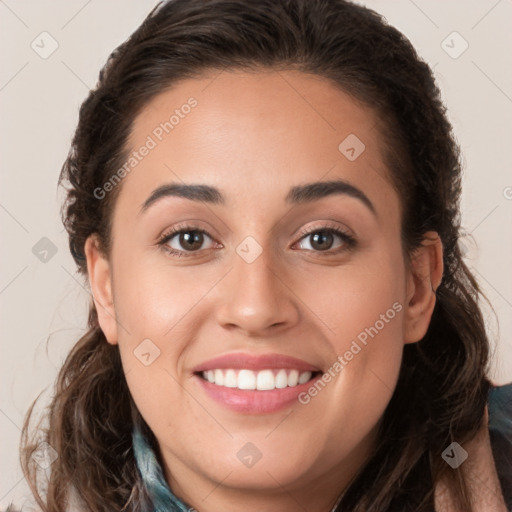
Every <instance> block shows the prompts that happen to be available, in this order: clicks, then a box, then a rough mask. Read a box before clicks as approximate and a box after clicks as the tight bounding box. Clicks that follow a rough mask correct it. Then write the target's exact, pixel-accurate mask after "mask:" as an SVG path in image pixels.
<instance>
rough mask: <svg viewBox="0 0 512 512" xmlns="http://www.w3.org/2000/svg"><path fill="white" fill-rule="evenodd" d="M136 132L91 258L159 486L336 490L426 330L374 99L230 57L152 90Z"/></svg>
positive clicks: (197, 495)
mask: <svg viewBox="0 0 512 512" xmlns="http://www.w3.org/2000/svg"><path fill="white" fill-rule="evenodd" d="M172 116H173V117H172ZM166 123H167V124H166ZM141 148H146V149H141ZM129 149H130V156H131V158H133V160H130V161H129V163H128V165H127V167H125V172H124V173H122V172H121V173H119V176H120V177H123V181H122V185H121V186H122V189H121V191H120V195H119V197H118V200H117V203H116V206H115V210H114V212H113V221H112V236H113V245H112V252H111V254H110V257H109V259H108V260H103V259H102V258H101V257H100V258H98V257H97V253H96V252H94V251H95V250H94V249H93V248H92V247H93V246H92V244H89V245H88V246H87V247H88V264H89V271H90V278H91V284H92V289H93V292H94V295H95V299H96V301H97V302H96V304H97V309H98V314H99V319H100V324H101V326H102V329H103V330H104V332H105V334H106V336H107V339H108V341H109V342H110V343H118V344H119V350H120V353H121V357H122V362H123V367H124V370H125V373H126V379H127V382H128V386H129V389H130V391H131V394H132V395H133V399H134V401H135V403H136V405H137V407H138V409H139V411H140V412H141V414H142V416H143V417H144V419H145V420H146V422H147V423H148V425H149V426H150V427H151V429H152V431H153V432H154V433H155V435H156V437H157V439H158V442H159V446H160V449H161V455H162V459H163V461H164V467H165V472H166V476H167V478H168V481H169V482H170V483H171V488H172V489H173V490H174V492H176V493H177V494H178V495H179V496H181V497H182V498H183V499H186V500H188V501H189V503H192V504H195V505H196V506H197V507H199V508H200V509H201V507H202V508H203V509H204V510H210V509H211V510H215V507H216V504H220V503H224V504H225V503H227V502H229V503H231V501H227V500H226V497H227V496H231V497H232V498H233V500H235V499H236V498H235V496H244V497H246V496H250V495H251V493H255V499H256V495H257V496H259V497H260V498H261V499H266V500H273V501H272V503H276V502H277V500H278V499H279V498H278V497H279V496H282V499H283V502H282V503H283V509H282V510H285V508H284V503H285V502H286V503H289V504H290V503H291V505H293V503H294V502H293V500H295V501H297V502H299V503H301V504H304V505H305V504H306V503H308V501H307V500H308V499H310V498H309V497H311V496H315V495H317V499H316V501H312V503H320V502H323V501H325V503H326V504H327V503H330V502H331V501H332V499H333V497H335V495H337V493H336V492H335V491H336V490H337V492H339V491H340V489H342V488H343V484H344V483H346V482H347V481H348V479H350V477H351V476H352V475H353V474H354V472H355V471H356V470H357V468H359V467H360V466H361V464H362V463H363V462H364V460H365V458H366V457H367V456H368V455H369V454H370V452H371V451H372V449H373V446H374V442H375V439H376V438H375V436H376V430H377V427H378V424H379V420H380V418H381V417H382V414H383V412H384V410H385V408H386V406H387V404H388V402H389V400H390V398H391V395H392V393H393V390H394V388H395V384H396V381H397V377H398V372H399V368H400V363H401V356H402V349H403V346H404V343H407V342H412V341H417V339H419V336H420V335H421V334H422V333H418V330H417V329H418V325H417V324H418V320H417V318H416V319H415V320H411V317H412V313H410V309H409V308H410V306H411V304H412V303H414V300H413V299H411V297H413V295H414V293H415V290H416V291H417V287H415V284H414V283H415V281H414V278H413V276H412V275H410V273H409V270H407V267H406V265H405V262H404V257H403V254H402V246H401V238H400V204H399V198H398V195H397V193H396V192H395V190H394V189H393V187H392V185H391V183H390V179H389V172H388V170H387V168H386V167H385V165H384V159H383V141H382V136H381V133H380V132H379V128H378V126H377V123H376V117H375V116H374V114H373V113H372V111H371V110H369V109H367V108H365V107H363V106H362V105H361V104H360V103H357V102H356V101H355V100H354V99H353V98H352V97H350V96H348V95H347V94H345V93H343V92H341V91H340V90H338V89H337V88H335V87H334V86H333V85H332V84H331V83H329V82H328V81H327V80H325V79H323V78H319V77H316V76H311V75H306V74H303V73H300V72H292V71H287V72H263V71H262V72H258V73H249V72H227V71H224V72H222V73H217V74H212V75H209V76H208V77H205V78H201V79H188V80H184V81H182V82H180V83H178V84H177V85H175V86H174V87H173V88H172V89H170V90H168V91H166V92H164V93H162V94H161V95H159V96H158V97H156V98H155V99H154V100H153V101H151V103H149V104H148V105H147V106H146V107H145V108H144V110H143V111H142V112H141V114H140V115H139V116H138V117H137V119H136V121H135V124H134V129H133V132H132V135H131V138H130V140H129ZM133 152H137V154H134V153H133ZM114 179H115V178H114ZM326 182H329V184H328V185H326V186H324V187H322V186H321V185H317V186H313V185H314V184H315V183H316V184H318V183H320V184H321V183H326ZM335 183H337V185H335ZM170 185H174V186H175V187H182V188H183V189H182V193H181V194H178V192H177V191H178V188H175V189H174V193H172V189H171V188H170ZM192 185H194V186H200V187H201V188H196V189H190V190H189V189H186V188H185V187H189V186H192ZM111 186H112V187H114V186H115V181H113V180H112V182H111ZM117 186H120V185H117ZM160 187H168V188H167V189H161V188H160ZM310 187H311V188H310ZM105 190H106V191H107V192H106V193H110V191H109V187H108V185H107V187H105ZM157 190H159V193H157V194H155V191H157ZM100 195H101V194H100V193H98V196H100ZM98 200H99V201H100V200H101V199H98ZM174 228H175V229H176V230H182V232H181V234H180V233H178V234H174V235H171V237H167V239H165V238H164V240H163V243H161V244H160V245H159V240H160V239H162V237H165V236H166V235H168V234H169V231H170V230H172V229H174ZM332 230H338V231H339V233H336V232H335V231H332ZM203 231H204V233H203ZM307 233H309V234H307ZM169 250H171V251H175V254H171V253H170V252H168V251H169ZM95 255H96V256H95ZM110 299H112V300H113V304H110ZM114 318H115V320H114ZM419 323H420V326H419V329H420V330H421V329H422V328H423V327H425V324H421V321H420V322H419ZM427 323H428V322H427ZM422 326H423V327H422ZM425 328H426V327H425ZM414 329H416V330H414ZM208 370H209V371H208ZM228 370H229V371H228ZM203 372H204V373H203ZM329 376H330V378H329ZM210 381H211V382H210ZM297 381H298V382H297ZM304 381H306V382H304ZM253 387H256V388H257V389H252V388H253ZM239 388H241V389H239ZM262 491H264V492H262ZM290 496H291V497H290ZM205 497H207V498H205ZM203 498H205V499H204V501H198V500H202V499H203ZM292 498H293V500H292ZM286 500H288V501H286ZM290 500H292V501H290ZM322 500H323V501H322ZM232 502H233V503H234V502H235V501H232ZM295 506H297V504H296V503H295ZM208 507H210V508H208ZM226 510H227V509H226Z"/></svg>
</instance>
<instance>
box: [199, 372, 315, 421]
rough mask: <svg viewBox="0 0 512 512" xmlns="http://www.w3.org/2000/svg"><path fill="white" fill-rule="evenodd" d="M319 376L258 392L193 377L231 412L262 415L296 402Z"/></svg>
mask: <svg viewBox="0 0 512 512" xmlns="http://www.w3.org/2000/svg"><path fill="white" fill-rule="evenodd" d="M321 376H322V375H321V374H318V375H316V376H315V377H313V378H312V379H311V380H308V381H307V382H305V383H304V384H299V385H298V386H293V387H286V388H282V389H271V390H267V391H259V390H253V389H250V390H244V389H238V388H228V387H226V386H217V385H216V384H212V383H211V382H209V381H207V380H205V379H203V378H201V377H199V376H198V375H194V377H195V378H196V379H197V380H199V384H200V385H201V386H202V388H203V389H204V390H205V392H206V394H207V395H208V396H209V397H210V398H213V400H215V401H217V402H219V403H220V404H222V405H224V406H226V407H228V408H229V409H231V410H233V411H236V412H243V413H249V414H251V413H252V414H264V413H271V412H277V411H281V410H283V409H286V408H287V407H289V406H291V405H292V404H293V403H294V402H297V400H298V398H297V397H298V395H299V394H300V393H302V392H304V391H306V390H307V389H308V388H309V387H310V386H311V385H312V384H314V383H315V382H316V381H317V380H318V379H319V378H320V377H321Z"/></svg>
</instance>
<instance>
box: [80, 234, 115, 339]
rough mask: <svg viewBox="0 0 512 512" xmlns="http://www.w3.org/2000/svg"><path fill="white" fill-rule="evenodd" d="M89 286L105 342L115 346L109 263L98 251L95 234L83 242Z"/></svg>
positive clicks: (113, 309)
mask: <svg viewBox="0 0 512 512" xmlns="http://www.w3.org/2000/svg"><path fill="white" fill-rule="evenodd" d="M84 249H85V256H86V258H87V272H88V274H89V284H90V286H91V291H92V295H93V299H94V305H95V306H96V311H97V313H98V322H99V324H100V327H101V330H102V331H103V334H105V337H106V338H107V341H108V342H109V343H110V344H112V345H116V344H117V321H116V312H115V308H114V300H113V295H112V279H111V277H112V276H111V271H110V263H109V261H108V259H107V258H106V257H105V256H104V254H103V253H102V251H101V250H100V247H99V243H98V239H97V235H96V233H94V234H92V235H90V236H89V237H88V238H87V240H86V242H85V246H84Z"/></svg>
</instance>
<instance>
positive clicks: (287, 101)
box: [119, 71, 396, 207]
mask: <svg viewBox="0 0 512 512" xmlns="http://www.w3.org/2000/svg"><path fill="white" fill-rule="evenodd" d="M144 147H147V148H149V149H147V150H143V151H139V150H142V149H143V148H144ZM128 148H129V151H130V152H131V153H130V154H132V153H133V152H138V153H144V156H141V155H140V154H139V155H138V157H137V161H136V162H135V161H134V162H133V163H134V164H135V165H134V166H133V168H132V169H131V170H130V172H129V175H128V176H126V178H124V181H125V183H123V190H122V192H121V194H120V198H119V202H121V203H123V204H122V205H121V206H122V207H123V205H124V206H126V207H130V206H131V207H135V206H137V207H140V205H141V204H142V203H143V202H144V200H145V199H146V198H147V196H148V195H149V194H150V193H151V192H152V191H153V190H154V189H155V188H156V187H158V186H159V185H162V184H164V183H169V182H180V181H181V182H184V183H207V184H209V185H212V186H215V187H217V188H219V189H221V190H223V191H225V195H226V196H227V197H228V199H230V198H233V199H234V197H235V196H236V198H237V200H238V204H247V205H249V204H251V205H253V204H254V203H252V201H254V198H255V197H260V198H261V197H263V196H264V197H266V198H272V197H274V196H273V194H274V193H275V198H276V199H278V198H279V200H283V197H284V193H285V191H288V189H289V188H290V187H291V186H292V185H295V184H298V183H305V182H312V181H318V180H331V179H336V178H342V179H345V180H346V181H349V182H350V183H352V184H354V185H356V186H357V187H359V188H363V189H365V191H366V192H367V194H368V195H380V196H381V198H382V197H383V198H384V199H387V200H388V201H389V200H395V201H396V198H394V197H391V196H392V195H393V192H392V190H391V184H390V182H389V178H388V171H387V169H386V167H385V164H384V161H383V141H382V136H381V134H380V132H379V130H378V128H377V118H376V116H375V114H374V113H373V111H372V110H371V109H370V108H368V107H367V106H365V105H363V104H362V103H360V102H359V101H357V100H356V99H354V98H353V97H351V96H350V95H348V94H347V93H345V92H343V91H342V90H340V89H339V88H338V87H336V86H335V85H334V84H333V83H332V82H330V81H328V80H327V79H324V78H321V77H318V76H315V75H310V74H305V73H302V72H298V71H260V72H247V71H229V72H228V71H222V72H219V71H217V72H212V73H210V74H208V75H205V76H203V77H200V78H195V79H187V80H182V81H180V82H178V83H176V84H174V85H173V86H172V87H171V88H169V89H167V90H165V91H164V92H162V93H161V94H159V95H158V96H156V97H155V98H153V99H152V100H151V101H150V102H149V103H148V104H147V105H146V106H145V107H144V109H143V110H142V111H141V112H140V114H139V115H138V117H137V118H136V119H135V121H134V124H133V130H132V133H131V136H130V138H129V141H128ZM386 195H388V196H389V197H387V198H386V197H385V196H386ZM124 203H126V204H124Z"/></svg>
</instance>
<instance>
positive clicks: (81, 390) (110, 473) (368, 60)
mask: <svg viewBox="0 0 512 512" xmlns="http://www.w3.org/2000/svg"><path fill="white" fill-rule="evenodd" d="M225 69H245V70H256V71H257V70H258V69H274V70H284V69H293V70H298V71H302V72H305V73H313V74H315V75H317V76H320V77H323V78H325V79H328V80H329V81H330V82H331V83H332V84H333V85H334V86H336V87H339V88H340V89H341V90H343V91H345V92H346V93H348V94H349V95H351V96H352V97H354V98H356V99H357V100H359V101H361V102H363V103H364V104H365V105H368V106H369V107H370V108H371V109H372V111H373V112H374V114H375V116H376V119H378V123H379V128H380V132H381V135H382V137H383V139H384V142H385V146H386V151H385V163H386V165H387V167H388V169H389V171H390V177H391V178H390V179H391V181H392V185H393V186H394V187H395V189H396V191H397V192H398V195H399V198H400V204H401V212H402V225H401V235H402V244H403V252H404V255H405V256H406V257H411V255H412V253H413V251H414V249H415V248H417V247H418V246H419V244H420V243H421V241H422V240H423V238H424V235H425V233H426V232H427V231H435V232H437V233H439V236H440V238H441V241H442V244H443V248H444V256H443V260H444V261H443V263H444V275H443V279H442V282H441V284H440V286H439V287H438V289H437V290H436V296H437V301H436V305H435V308H434V312H433V315H432V319H431V323H430V326H429V329H428V331H427V333H426V335H425V336H424V338H423V339H422V340H420V341H419V342H417V343H412V344H406V345H405V346H404V353H403V360H402V366H401V369H400V375H399V378H398V382H397V385H396V388H395V391H394V393H393V396H392V398H391V400H390V403H389V404H388V406H387V408H386V411H385V413H384V417H383V420H382V425H381V428H380V431H379V442H378V446H377V449H376V451H375V452H374V453H373V455H372V457H371V458H370V460H368V462H367V463H366V464H365V465H364V466H363V468H362V469H361V470H360V471H359V472H358V474H357V475H355V477H354V478H353V480H352V481H351V483H350V485H349V486H348V488H347V489H346V492H345V493H344V495H343V498H342V500H341V502H340V503H339V505H338V508H337V510H339V511H341V510H343V511H351V512H385V511H388V510H391V511H396V510H400V511H405V510H407V511H408V510H414V511H417V512H420V511H427V510H432V503H433V496H434V488H435V483H436V482H439V481H440V480H441V479H447V481H449V482H450V487H451V490H452V492H453V495H454V499H455V500H456V503H457V504H458V506H459V507H460V509H461V510H466V511H468V512H469V511H471V510H472V507H471V499H470V497H469V482H468V481H467V479H466V478H465V475H464V473H463V471H461V469H460V468H458V469H455V470H454V469H451V468H448V465H447V464H446V463H445V462H444V461H443V460H442V458H441V453H442V452H443V450H444V449H445V448H446V446H447V445H449V444H450V443H451V442H453V441H455V440H457V442H459V443H463V442H465V441H467V440H470V439H472V438H473V437H474V436H475V434H476V432H477V431H478V429H479V428H480V426H481V424H482V417H483V413H484V409H485V405H486V400H487V392H488V390H489V386H490V382H489V380H488V378H487V372H488V363H489V343H488V339H487V335H486V331H485V325H484V321H483V316H482V314H481V311H480V305H479V302H480V300H481V297H482V293H481V291H480V289H479V287H478V284H477V282H476V281H475V279H474V277H473V276H472V274H471V273H470V271H469V269H468V268H467V266H466V265H465V263H464V261H463V258H462V255H461V248H460V237H461V226H460V213H459V201H460V192H461V163H460V160H461V159H460V152H459V148H458V146H457V144H456V142H455V139H454V136H453V133H452V128H451V126H450V123H449V121H448V119H447V116H446V109H445V107H444V105H443V103H442V100H441V94H440V91H439V89H438V87H437V85H436V83H435V80H434V77H433V74H432V71H431V69H430V68H429V67H428V65H427V64H426V63H425V62H424V61H422V60H421V59H420V58H419V57H418V55H417V53H416V52H415V50H414V48H413V47H412V45H411V44H410V42H409V41H408V40H407V38H406V37H405V36H404V35H403V34H401V33H400V32H399V31H398V30H396V29H395V28H393V27H391V26H390V25H388V23H387V22H386V20H385V19H384V18H383V17H382V16H380V15H379V14H377V13H376V12H374V11H372V10H370V9H368V8H365V7H363V6H359V5H356V4H353V3H351V2H348V1H345V0H260V1H258V2H251V1H249V0H171V1H167V2H164V3H162V4H159V5H157V7H156V8H155V9H153V11H152V12H151V13H150V14H149V15H148V16H147V18H146V19H145V20H144V21H143V23H142V24H141V25H140V26H139V28H137V30H136V31H135V32H134V33H133V34H132V35H131V36H130V37H129V38H128V39H127V40H126V41H125V42H124V43H123V44H121V45H120V46H119V47H118V48H117V49H115V50H114V52H113V53H112V54H111V55H110V57H109V58H108V61H107V62H106V64H105V66H104V67H103V68H102V70H101V71H100V74H99V81H98V83H97V85H96V87H95V88H94V90H92V91H90V93H89V95H88V97H87V99H86V100H85V101H84V102H83V104H82V106H81V108H80V115H79V122H78V127H77V129H76V132H75V135H74V138H73V141H72V145H71V149H70V152H69V155H68V157H67V159H66V161H65V162H64V165H63V168H62V170H61V174H60V177H59V185H61V184H65V185H66V186H67V188H66V192H67V196H66V201H65V204H64V205H63V208H62V217H63V223H64V226H65V228H66V230H67V232H68V235H69V247H70V251H71V254H72V255H73V258H74V260H75V262H76V265H77V268H78V271H79V272H80V273H81V274H82V275H83V276H84V277H86V276H87V266H86V259H85V256H84V244H85V241H86V239H87V238H88V237H89V236H90V235H91V234H97V235H98V237H99V241H100V248H101V250H102V252H103V253H104V254H106V255H108V254H109V251H110V249H111V220H112V212H113V209H114V207H115V203H116V198H117V197H118V194H119V192H120V189H121V188H122V182H121V183H120V185H119V186H117V187H115V188H114V189H113V190H112V191H111V192H109V193H108V194H107V195H106V197H105V198H104V199H102V200H98V198H97V197H96V196H95V192H94V191H95V190H96V189H97V188H98V187H99V188H101V187H102V186H103V185H104V183H105V182H106V181H107V180H108V178H109V177H110V176H112V175H113V173H114V172H115V171H116V170H117V169H119V168H121V167H122V165H123V163H124V161H125V158H126V156H127V152H128V150H129V148H128V147H127V144H128V142H127V141H128V137H129V134H130V130H131V128H132V125H133V122H134V119H135V118H136V116H137V115H138V114H139V113H140V112H141V110H142V109H144V107H145V105H147V104H148V102H149V101H150V100H151V99H152V98H154V97H155V96H156V95H157V94H159V93H161V92H163V91H164V90H165V89H166V88H168V87H170V86H171V85H172V84H174V83H175V82H176V81H178V80H182V79H185V78H194V77H200V76H201V75H203V74H204V73H206V72H209V71H212V70H213V71H215V70H218V71H221V70H225ZM34 404H35V402H34ZM34 404H32V407H31V408H30V409H29V411H28V412H27V415H26V418H25V422H24V427H23V439H22V450H21V461H22V466H23V469H24V472H25V474H26V476H27V480H28V481H29V483H30V485H31V488H32V492H33V493H34V495H35V496H36V499H37V501H38V503H39V505H40V506H41V507H42V508H43V510H45V511H48V512H63V511H64V510H66V497H67V491H68V489H69V488H70V487H73V488H74V489H75V490H76V493H77V496H79V498H80V500H81V501H82V502H83V504H84V505H85V507H86V509H87V510H89V511H92V512H100V511H104V512H107V511H108V512H111V511H112V510H123V511H133V512H137V511H145V510H149V509H148V506H149V505H150V503H149V502H148V500H149V498H148V495H147V492H146V490H145V489H144V485H143V482H142V480H141V477H140V474H139V473H138V471H137V467H136V463H135V459H134V454H133V449H132V441H131V434H130V433H131V430H132V427H133V425H134V424H135V423H137V424H138V425H141V428H143V429H144V431H145V433H146V434H147V435H148V438H149V439H150V441H151V443H152V446H154V447H156V439H155V437H154V435H153V434H152V432H151V430H150V429H149V427H148V426H147V425H146V424H145V422H144V420H143V418H142V417H141V415H140V413H139V412H138V410H137V408H136V406H135V404H134V402H133V400H132V398H131V396H130V393H129V390H128V386H127V383H126V380H125V376H124V373H123V368H122V365H121V360H120V355H119V350H118V347H117V346H113V345H110V344H109V343H107V342H106V339H105V336H104V334H103V332H102V331H101V329H100V327H99V325H98V318H97V312H96V310H95V307H94V303H93V302H92V301H91V304H90V311H89V319H88V331H87V333H86V334H85V335H84V336H83V337H82V338H81V339H79V340H78V342H77V343H76V345H75V346H74V348H73V349H72V350H71V352H70V354H69V355H68V357H67V358H66V360H65V362H64V364H63V366H62V368H61V370H60V373H59V376H58V379H57V382H56V386H55V392H54V395H53V397H52V400H51V403H50V405H49V406H48V407H47V419H48V427H47V428H46V429H44V440H46V441H47V442H48V443H49V444H50V445H51V446H52V447H54V448H55V450H57V452H58V454H59V458H58V459H57V460H56V461H55V462H54V463H53V465H52V471H51V476H50V477H49V480H48V482H47V484H46V487H47V488H46V489H45V491H44V492H43V491H42V490H41V488H40V487H41V486H40V482H39V480H38V472H37V466H36V465H35V464H34V462H33V460H31V454H32V453H33V451H34V449H35V447H36V444H35V441H34V440H31V439H30V435H29V430H30V429H29V423H30V417H31V415H32V411H33V407H34ZM38 427H39V429H40V431H43V429H42V427H41V425H40V424H39V425H38Z"/></svg>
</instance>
